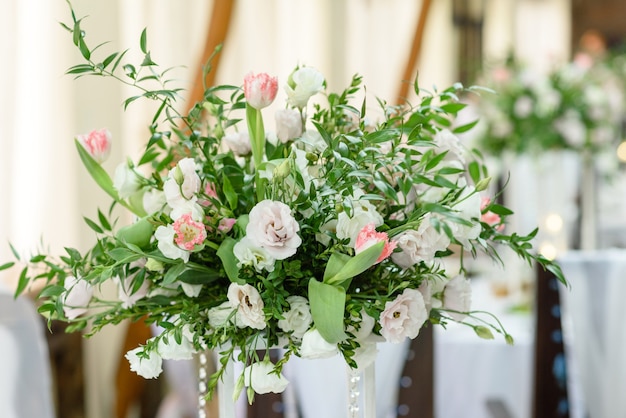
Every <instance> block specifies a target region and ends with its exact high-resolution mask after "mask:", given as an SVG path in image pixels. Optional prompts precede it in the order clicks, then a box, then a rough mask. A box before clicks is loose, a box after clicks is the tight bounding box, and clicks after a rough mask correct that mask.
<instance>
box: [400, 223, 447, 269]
mask: <svg viewBox="0 0 626 418" xmlns="http://www.w3.org/2000/svg"><path fill="white" fill-rule="evenodd" d="M430 216H431V215H430V214H427V215H426V216H424V218H423V219H422V221H421V222H420V224H419V226H418V228H417V230H409V231H405V232H403V233H401V234H400V235H398V236H397V237H394V238H393V241H395V242H396V248H399V249H400V251H396V252H394V253H392V254H391V260H392V261H393V262H394V263H396V264H397V265H398V266H400V267H402V268H404V269H407V268H410V267H412V266H414V265H416V264H418V263H419V262H421V261H424V262H426V263H430V262H432V261H433V260H434V259H435V254H436V253H437V251H444V250H445V249H446V248H448V246H449V245H450V238H448V236H447V235H446V234H445V233H444V232H443V231H439V232H438V231H437V230H436V229H435V227H434V226H433V225H432V224H431V222H430Z"/></svg>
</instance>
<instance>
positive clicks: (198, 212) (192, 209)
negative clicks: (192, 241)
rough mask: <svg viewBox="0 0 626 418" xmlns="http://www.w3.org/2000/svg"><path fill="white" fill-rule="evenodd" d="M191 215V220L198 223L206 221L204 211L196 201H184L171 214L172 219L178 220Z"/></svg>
mask: <svg viewBox="0 0 626 418" xmlns="http://www.w3.org/2000/svg"><path fill="white" fill-rule="evenodd" d="M187 213H188V214H190V215H191V219H193V220H194V221H196V222H202V221H203V220H204V217H205V216H204V209H202V206H200V204H199V203H198V202H197V201H195V200H183V201H181V202H180V203H178V204H177V205H176V207H174V208H173V209H172V211H171V213H170V218H172V219H174V220H176V219H179V218H180V217H181V216H183V215H185V214H187Z"/></svg>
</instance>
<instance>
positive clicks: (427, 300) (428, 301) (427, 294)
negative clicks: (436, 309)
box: [417, 279, 433, 315]
mask: <svg viewBox="0 0 626 418" xmlns="http://www.w3.org/2000/svg"><path fill="white" fill-rule="evenodd" d="M417 290H419V291H420V293H421V294H422V298H424V306H426V312H428V314H429V315H430V310H431V309H432V307H433V286H432V284H431V283H430V281H429V280H428V279H425V280H424V281H423V282H422V283H420V285H419V287H418V288H417Z"/></svg>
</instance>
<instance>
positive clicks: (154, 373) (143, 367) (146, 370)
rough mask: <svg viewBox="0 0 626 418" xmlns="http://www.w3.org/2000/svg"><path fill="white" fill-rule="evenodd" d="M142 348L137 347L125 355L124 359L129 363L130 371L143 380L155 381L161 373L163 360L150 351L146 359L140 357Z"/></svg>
mask: <svg viewBox="0 0 626 418" xmlns="http://www.w3.org/2000/svg"><path fill="white" fill-rule="evenodd" d="M142 351H143V347H137V348H135V349H134V350H130V351H129V352H127V353H126V355H125V357H126V359H127V360H128V362H129V363H130V370H131V371H133V372H135V373H137V374H138V375H139V376H141V377H143V378H144V379H156V378H157V377H159V375H160V374H161V372H162V371H163V359H162V358H161V356H160V355H159V354H158V353H155V352H154V351H151V352H149V353H147V356H148V357H147V358H144V357H140V356H139V353H140V352H142Z"/></svg>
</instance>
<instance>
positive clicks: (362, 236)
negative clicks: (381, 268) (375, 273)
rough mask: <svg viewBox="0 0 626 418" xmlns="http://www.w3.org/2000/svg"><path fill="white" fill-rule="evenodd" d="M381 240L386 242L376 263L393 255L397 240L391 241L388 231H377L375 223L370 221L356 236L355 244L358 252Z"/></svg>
mask: <svg viewBox="0 0 626 418" xmlns="http://www.w3.org/2000/svg"><path fill="white" fill-rule="evenodd" d="M379 242H384V243H385V246H384V247H383V252H382V253H381V254H380V256H379V257H378V259H377V260H376V263H380V262H381V261H383V260H384V259H385V258H387V257H389V256H390V255H391V253H392V252H393V250H394V249H395V248H396V242H395V241H389V236H388V235H387V234H386V233H384V232H376V227H375V226H374V224H373V223H369V224H367V225H365V226H364V227H363V229H361V232H359V235H358V236H357V237H356V244H355V245H354V249H355V250H356V251H355V252H356V253H357V254H358V253H360V252H361V251H364V250H366V249H368V248H369V247H371V246H372V245H375V244H378V243H379Z"/></svg>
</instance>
